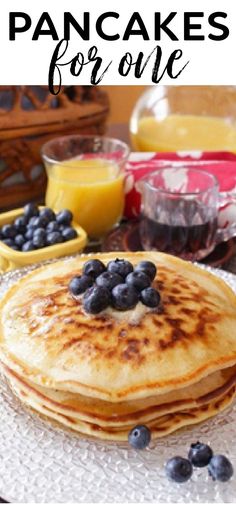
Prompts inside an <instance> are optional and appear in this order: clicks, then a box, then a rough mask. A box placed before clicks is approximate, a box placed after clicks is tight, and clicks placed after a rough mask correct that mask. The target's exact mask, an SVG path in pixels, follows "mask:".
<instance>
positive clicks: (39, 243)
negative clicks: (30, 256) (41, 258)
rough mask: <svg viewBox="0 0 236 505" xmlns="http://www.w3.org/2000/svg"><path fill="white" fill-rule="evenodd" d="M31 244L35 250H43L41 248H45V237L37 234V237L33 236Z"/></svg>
mask: <svg viewBox="0 0 236 505" xmlns="http://www.w3.org/2000/svg"><path fill="white" fill-rule="evenodd" d="M32 242H33V244H34V247H35V249H43V247H45V245H46V237H45V236H42V235H39V234H38V235H35V234H34V236H33V240H32Z"/></svg>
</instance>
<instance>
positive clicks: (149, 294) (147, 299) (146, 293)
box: [140, 287, 161, 308]
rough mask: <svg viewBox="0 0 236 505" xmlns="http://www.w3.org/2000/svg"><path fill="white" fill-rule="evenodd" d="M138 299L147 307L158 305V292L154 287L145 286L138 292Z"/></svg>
mask: <svg viewBox="0 0 236 505" xmlns="http://www.w3.org/2000/svg"><path fill="white" fill-rule="evenodd" d="M140 301H141V302H142V303H143V304H144V305H146V306H147V307H153V308H154V307H158V305H159V303H160V301H161V297H160V293H158V291H157V290H156V289H154V288H151V287H149V288H145V289H143V290H142V291H141V293H140Z"/></svg>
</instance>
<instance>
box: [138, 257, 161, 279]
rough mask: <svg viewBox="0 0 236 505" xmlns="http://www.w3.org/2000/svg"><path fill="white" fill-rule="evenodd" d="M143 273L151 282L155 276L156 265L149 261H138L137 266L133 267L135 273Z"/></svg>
mask: <svg viewBox="0 0 236 505" xmlns="http://www.w3.org/2000/svg"><path fill="white" fill-rule="evenodd" d="M136 271H137V272H144V273H145V274H146V275H148V277H149V278H150V279H151V281H153V279H155V276H156V272H157V269H156V265H154V263H152V262H151V261H140V263H138V265H137V266H136V267H135V272H136Z"/></svg>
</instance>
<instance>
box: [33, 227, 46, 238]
mask: <svg viewBox="0 0 236 505" xmlns="http://www.w3.org/2000/svg"><path fill="white" fill-rule="evenodd" d="M33 236H34V237H41V238H45V237H46V230H45V229H44V228H36V230H33Z"/></svg>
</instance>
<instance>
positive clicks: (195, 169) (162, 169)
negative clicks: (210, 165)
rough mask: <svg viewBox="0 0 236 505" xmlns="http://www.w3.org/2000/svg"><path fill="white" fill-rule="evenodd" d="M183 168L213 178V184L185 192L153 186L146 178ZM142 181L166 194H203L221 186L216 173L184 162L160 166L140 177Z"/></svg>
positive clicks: (152, 188)
mask: <svg viewBox="0 0 236 505" xmlns="http://www.w3.org/2000/svg"><path fill="white" fill-rule="evenodd" d="M181 168H182V169H186V170H190V171H191V172H197V173H198V174H203V175H204V176H207V177H208V178H209V179H211V181H212V185H211V186H209V187H208V188H205V189H202V190H200V191H184V192H183V193H181V192H177V191H170V190H167V189H162V188H158V187H155V186H153V184H151V183H150V182H147V180H145V179H147V178H148V177H149V176H150V177H152V176H155V175H160V173H161V172H164V171H167V170H180V169H181ZM140 182H144V183H145V184H146V185H147V186H148V187H149V189H151V190H154V191H157V192H158V193H163V194H166V195H180V196H181V197H183V196H194V195H201V194H204V193H207V192H208V191H212V190H213V189H215V188H219V181H218V179H217V177H216V176H215V175H213V174H211V173H210V172H207V170H201V169H198V168H193V167H189V166H187V165H184V164H183V165H181V166H179V167H173V166H169V167H163V168H160V169H159V170H155V171H154V172H150V174H148V175H145V176H144V177H142V179H140Z"/></svg>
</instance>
